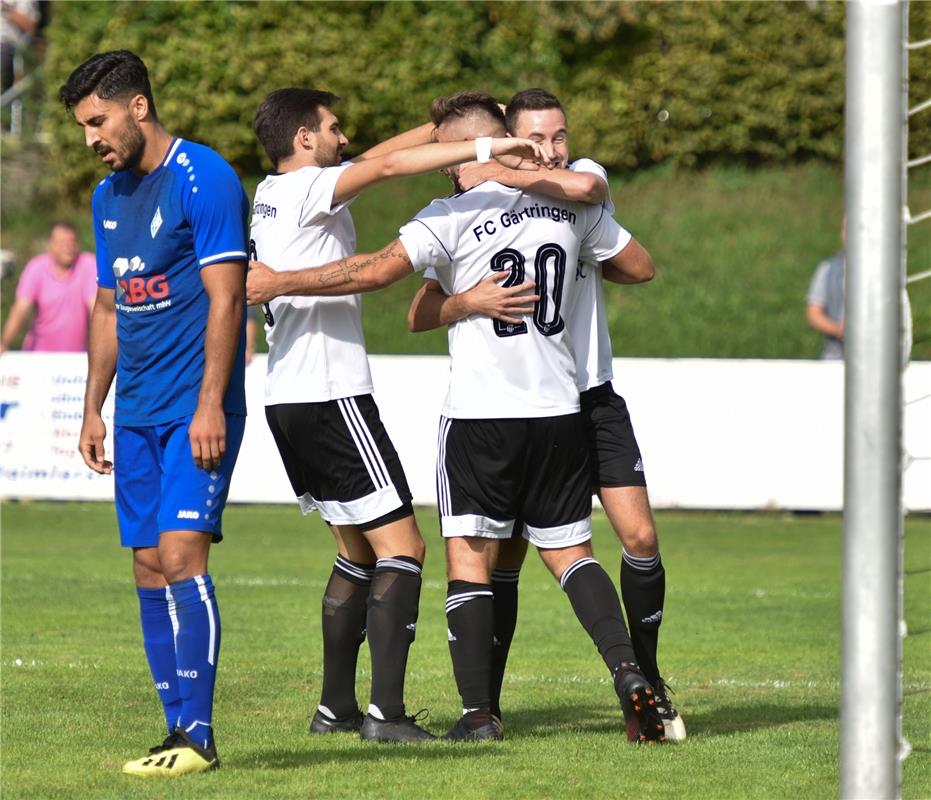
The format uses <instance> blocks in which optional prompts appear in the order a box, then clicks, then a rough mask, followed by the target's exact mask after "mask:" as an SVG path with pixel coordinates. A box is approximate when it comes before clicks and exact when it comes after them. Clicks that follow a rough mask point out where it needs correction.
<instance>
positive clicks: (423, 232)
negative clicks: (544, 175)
mask: <svg viewBox="0 0 931 800" xmlns="http://www.w3.org/2000/svg"><path fill="white" fill-rule="evenodd" d="M628 241H630V234H629V233H627V231H625V230H624V229H623V228H621V227H620V226H619V225H618V224H617V223H616V222H615V221H614V220H613V219H612V218H611V216H610V215H609V214H607V213H605V210H604V208H603V207H602V206H600V205H599V206H586V205H582V204H579V203H572V202H569V201H564V200H555V199H553V198H550V197H545V196H543V195H540V194H533V193H530V192H526V193H525V192H522V191H520V190H519V189H512V188H510V187H506V186H502V185H501V184H499V183H495V182H492V181H489V182H486V183H482V184H480V185H479V186H476V187H475V188H474V189H471V190H469V191H468V192H463V193H462V194H459V195H456V196H455V197H451V198H447V199H444V200H434V201H433V202H432V203H431V204H430V205H429V206H428V207H427V208H425V209H423V210H422V211H421V212H420V213H419V214H418V215H417V216H416V217H415V218H414V219H413V220H412V221H411V222H409V223H408V224H407V225H405V226H404V227H403V228H401V244H402V245H403V246H404V248H405V250H406V251H407V253H408V255H409V256H410V259H411V263H412V264H413V266H414V269H415V270H418V271H421V270H425V269H427V268H429V267H433V268H434V269H435V272H436V279H437V280H438V281H439V283H440V286H441V287H442V289H443V291H444V292H446V294H449V295H453V294H460V293H461V292H465V291H467V290H468V289H471V288H472V287H473V286H474V285H475V284H476V283H478V282H479V281H480V280H482V279H484V278H487V277H488V276H489V275H491V274H492V273H494V272H501V271H507V272H509V273H510V274H509V276H508V278H506V279H505V280H504V281H503V285H504V286H514V285H517V284H520V283H524V282H525V281H526V280H533V281H535V282H536V285H537V291H536V293H537V294H539V295H541V297H540V300H538V301H537V303H536V305H535V307H534V313H533V315H532V317H528V318H527V320H526V321H525V322H522V323H520V324H519V325H509V324H507V323H503V322H500V321H498V320H491V319H488V318H487V317H483V316H482V317H480V316H471V317H467V318H465V319H462V320H459V321H458V322H456V323H454V324H453V325H451V326H450V328H449V353H450V356H451V360H452V365H451V375H450V383H449V391H448V394H447V396H446V403H445V405H444V408H443V415H444V416H446V417H450V418H454V419H456V418H459V419H498V418H524V417H554V416H559V415H561V414H571V413H574V412H576V411H578V410H579V392H578V389H577V387H576V379H575V373H576V369H575V358H574V355H573V350H572V345H571V343H570V337H569V333H568V330H567V326H566V317H567V316H568V315H569V314H571V313H572V311H574V310H575V308H576V301H577V299H578V298H577V297H576V294H577V292H578V286H579V284H580V283H581V282H580V281H578V280H576V270H575V267H576V264H577V263H578V260H579V258H580V257H582V258H585V259H587V260H595V261H602V260H605V259H608V258H610V257H611V256H613V255H615V254H616V253H618V252H620V251H621V250H622V249H623V248H624V247H625V246H626V245H627V242H628ZM583 313H587V312H586V310H585V309H583Z"/></svg>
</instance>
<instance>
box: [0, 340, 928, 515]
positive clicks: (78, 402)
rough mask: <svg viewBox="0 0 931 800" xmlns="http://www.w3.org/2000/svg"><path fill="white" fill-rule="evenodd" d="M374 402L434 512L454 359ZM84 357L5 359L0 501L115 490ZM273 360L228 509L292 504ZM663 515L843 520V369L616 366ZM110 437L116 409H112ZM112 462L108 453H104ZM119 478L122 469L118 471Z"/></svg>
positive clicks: (917, 418)
mask: <svg viewBox="0 0 931 800" xmlns="http://www.w3.org/2000/svg"><path fill="white" fill-rule="evenodd" d="M371 364H372V372H373V375H374V379H375V386H376V392H375V396H376V399H377V400H378V404H379V407H380V409H381V413H382V418H383V419H384V421H385V425H386V426H387V428H388V430H389V432H390V433H391V436H392V438H393V439H394V442H395V444H396V446H397V448H398V451H399V453H400V456H401V460H402V462H403V464H404V467H405V470H406V471H407V475H408V480H409V481H410V484H411V490H412V491H413V493H414V500H415V502H416V503H418V504H424V505H435V503H436V498H435V494H434V466H435V451H436V431H437V420H438V418H439V414H440V409H441V406H442V403H443V398H444V396H445V392H446V382H447V374H448V359H447V358H446V357H440V356H437V357H432V356H372V357H371ZM85 371H86V361H85V357H84V356H83V355H82V354H76V355H71V354H60V355H59V354H41V353H16V352H8V353H4V354H3V356H0V497H4V498H17V497H19V498H51V499H61V500H104V499H110V498H112V496H113V486H112V478H110V477H101V476H97V475H94V474H93V473H92V472H90V471H89V470H88V469H87V468H86V467H85V466H84V465H83V462H82V461H81V459H80V457H79V456H78V454H77V451H76V447H77V437H78V432H79V431H80V426H81V411H82V400H83V395H84V375H85ZM264 372H265V359H264V357H263V356H256V358H255V361H254V362H253V363H252V365H251V366H250V367H249V369H248V370H247V394H248V402H249V408H250V412H251V413H250V416H249V420H248V424H247V425H246V435H245V440H244V442H243V449H242V451H241V453H240V457H239V463H238V466H237V468H236V473H235V475H234V479H233V485H232V489H231V499H232V500H233V501H234V502H263V503H290V502H293V497H292V496H291V491H290V487H289V486H288V482H287V478H286V477H285V474H284V470H283V468H282V467H281V463H280V461H279V458H278V454H277V452H276V451H275V447H274V443H273V442H272V439H271V435H270V434H269V433H268V430H267V427H266V424H265V417H264V413H263V410H262V407H263V393H262V385H263V380H264ZM615 376H616V379H615V381H614V385H615V388H616V389H617V391H618V392H620V393H621V394H623V395H624V397H625V398H626V399H627V402H628V405H629V407H630V410H631V417H632V419H633V422H634V426H635V429H636V433H637V438H638V440H639V441H640V446H641V449H642V450H643V456H644V464H645V467H646V475H647V480H648V482H649V487H650V496H651V499H652V501H653V504H654V506H655V507H657V508H687V509H798V510H801V509H813V510H840V508H841V506H842V502H843V467H844V458H843V448H844V427H843V426H844V420H843V415H844V367H843V365H842V364H841V363H831V362H820V361H802V360H798V361H776V360H765V361H763V360H759V361H757V360H718V359H623V358H622V359H616V361H615ZM929 394H931V362H917V363H913V364H911V365H910V366H909V367H908V369H907V370H906V373H905V383H904V397H905V400H906V406H905V426H904V427H905V431H904V432H905V442H906V450H907V451H910V452H921V453H924V452H927V451H928V449H929V443H931V413H929V412H928V404H927V403H912V404H911V405H908V401H909V400H910V399H915V398H918V397H923V396H926V395H929ZM105 418H106V419H107V423H108V427H112V405H111V403H110V401H108V404H107V407H106V408H105ZM107 446H108V448H109V452H111V453H112V446H111V444H110V442H109V441H108V443H107ZM116 468H117V470H118V469H119V463H117V465H116ZM904 493H905V503H906V507H907V508H908V509H909V510H911V511H931V461H929V460H919V461H915V462H913V463H912V464H911V465H910V466H909V468H908V469H907V470H906V471H905V474H904Z"/></svg>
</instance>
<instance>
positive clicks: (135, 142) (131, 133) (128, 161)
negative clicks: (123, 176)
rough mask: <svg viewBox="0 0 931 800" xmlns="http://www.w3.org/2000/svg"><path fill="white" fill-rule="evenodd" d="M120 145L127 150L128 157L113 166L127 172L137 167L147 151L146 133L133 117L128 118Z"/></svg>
mask: <svg viewBox="0 0 931 800" xmlns="http://www.w3.org/2000/svg"><path fill="white" fill-rule="evenodd" d="M119 146H120V149H122V150H125V151H126V157H125V158H124V159H123V162H122V163H121V164H120V165H119V166H117V167H114V168H113V171H114V172H125V171H126V170H128V169H131V170H134V169H136V167H138V166H139V162H140V161H142V156H143V154H144V153H145V135H144V134H143V133H142V128H140V127H139V125H138V124H137V123H136V120H134V119H133V118H132V117H128V118H127V120H126V131H125V133H123V135H122V136H120V144H119Z"/></svg>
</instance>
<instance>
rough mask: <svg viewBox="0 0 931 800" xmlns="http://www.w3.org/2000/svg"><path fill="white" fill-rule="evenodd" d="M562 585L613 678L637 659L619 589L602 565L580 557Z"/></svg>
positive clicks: (563, 575) (566, 573)
mask: <svg viewBox="0 0 931 800" xmlns="http://www.w3.org/2000/svg"><path fill="white" fill-rule="evenodd" d="M559 585H560V586H562V588H563V590H564V591H565V592H566V594H567V595H568V596H569V602H571V603H572V609H573V610H574V611H575V615H576V616H577V617H578V618H579V622H581V623H582V627H584V628H585V630H586V631H587V632H588V635H589V636H590V637H591V639H592V641H593V642H594V643H595V647H597V648H598V652H599V653H600V654H601V657H602V659H604V662H605V665H606V666H607V667H608V669H609V670H610V671H611V674H612V675H614V673H615V672H616V671H617V669H618V667H620V665H621V662H623V661H635V660H636V659H635V658H634V648H633V646H632V644H631V642H630V636H629V635H628V633H627V627H626V626H625V625H624V616H623V614H622V613H621V601H620V599H619V598H618V596H617V590H616V589H615V588H614V584H613V583H612V582H611V578H610V577H608V573H607V572H605V571H604V569H603V568H602V566H601V564H599V563H598V562H597V561H596V560H595V559H594V558H589V557H586V558H580V559H579V560H578V561H574V562H573V563H572V564H570V565H569V567H567V568H566V570H565V572H563V574H562V576H561V577H560V578H559Z"/></svg>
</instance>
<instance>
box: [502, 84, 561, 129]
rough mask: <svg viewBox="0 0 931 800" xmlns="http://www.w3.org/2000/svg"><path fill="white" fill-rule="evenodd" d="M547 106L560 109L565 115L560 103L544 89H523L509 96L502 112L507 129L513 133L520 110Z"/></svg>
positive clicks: (533, 109) (539, 108)
mask: <svg viewBox="0 0 931 800" xmlns="http://www.w3.org/2000/svg"><path fill="white" fill-rule="evenodd" d="M548 108H558V109H559V110H560V111H562V113H563V116H565V115H566V112H565V111H564V110H563V107H562V103H560V102H559V100H557V99H556V96H555V95H552V94H550V93H549V92H548V91H546V89H524V91H522V92H518V93H517V94H515V95H514V96H513V97H512V98H511V100H510V102H509V103H508V107H507V109H506V110H505V112H504V116H505V119H506V120H507V125H508V130H509V131H510V132H511V133H514V128H515V126H516V124H517V117H518V115H519V114H520V113H521V111H545V110H546V109H548Z"/></svg>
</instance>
